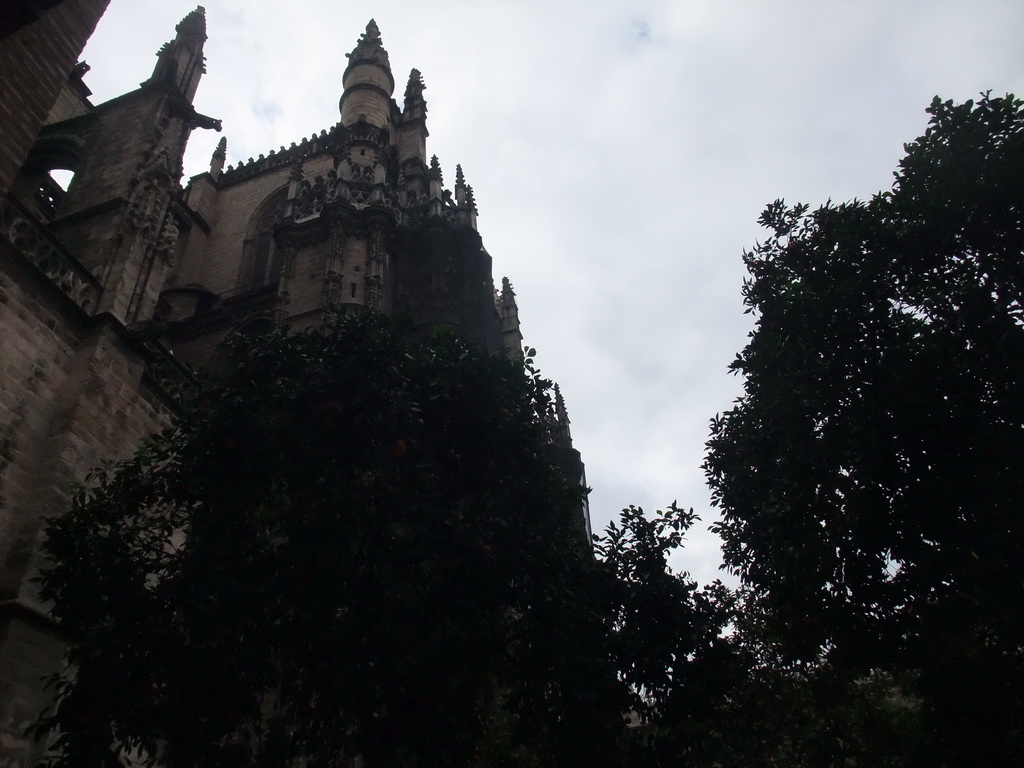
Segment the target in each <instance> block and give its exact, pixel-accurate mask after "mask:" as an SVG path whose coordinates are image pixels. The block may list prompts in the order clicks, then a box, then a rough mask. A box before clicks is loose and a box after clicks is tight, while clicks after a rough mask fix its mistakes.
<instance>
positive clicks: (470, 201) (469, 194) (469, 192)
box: [466, 184, 479, 213]
mask: <svg viewBox="0 0 1024 768" xmlns="http://www.w3.org/2000/svg"><path fill="white" fill-rule="evenodd" d="M466 205H467V206H469V208H470V210H472V211H473V213H479V211H478V210H477V209H476V198H475V197H473V187H471V186H470V185H469V184H467V185H466Z"/></svg>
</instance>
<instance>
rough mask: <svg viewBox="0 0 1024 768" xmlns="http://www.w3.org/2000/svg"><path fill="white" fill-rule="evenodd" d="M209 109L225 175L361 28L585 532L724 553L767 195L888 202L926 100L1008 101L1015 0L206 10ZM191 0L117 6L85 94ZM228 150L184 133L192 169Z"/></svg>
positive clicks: (125, 66)
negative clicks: (476, 251)
mask: <svg viewBox="0 0 1024 768" xmlns="http://www.w3.org/2000/svg"><path fill="white" fill-rule="evenodd" d="M205 6H206V10H207V26H208V32H209V37H210V39H209V41H208V42H207V44H206V56H207V67H208V74H207V75H206V76H205V78H204V80H203V83H202V85H201V86H200V88H199V93H198V95H197V97H196V107H197V109H198V110H199V111H200V112H203V113H205V114H208V115H211V116H214V117H218V118H221V119H222V120H223V121H224V135H226V136H227V138H228V162H229V163H237V162H238V161H239V160H245V159H246V158H248V157H256V156H258V155H259V154H260V153H267V152H268V151H269V150H270V149H272V148H278V147H280V146H281V145H288V144H291V143H292V142H293V141H298V140H299V139H301V138H302V137H303V136H309V135H310V134H311V133H313V132H319V131H320V130H321V129H324V128H328V127H330V126H331V125H333V124H334V123H336V122H337V120H338V98H339V97H340V95H341V76H342V72H343V71H344V68H345V63H346V59H345V53H346V52H348V51H350V50H351V49H352V47H353V45H354V44H355V41H356V39H357V37H358V35H359V33H360V32H361V31H362V30H363V28H364V26H365V24H366V22H367V21H368V20H369V19H370V18H371V17H373V18H375V19H376V21H377V23H378V25H379V26H380V29H381V35H382V38H383V41H384V45H385V47H386V48H387V50H388V52H389V53H390V56H391V64H392V68H393V70H394V72H395V79H396V81H397V82H398V88H397V93H396V96H397V97H398V98H399V100H400V99H401V94H402V91H403V89H404V85H405V81H406V79H407V77H408V73H409V70H410V69H411V68H413V67H416V68H418V69H419V70H421V71H422V73H423V76H424V80H425V82H426V85H427V91H426V94H425V96H426V98H427V103H428V109H429V115H428V127H429V130H430V138H429V139H428V152H430V153H436V154H437V155H438V157H439V158H440V160H441V166H442V168H443V170H444V173H445V181H446V182H447V184H448V185H449V186H450V185H451V184H452V183H453V182H454V174H455V164H456V163H461V164H462V167H463V169H464V170H465V173H466V179H467V182H468V183H470V184H472V185H473V188H474V191H475V193H476V199H477V203H478V206H479V209H480V217H479V228H480V232H481V234H482V235H483V238H484V243H485V245H486V246H487V249H488V251H490V253H491V255H492V256H493V258H494V268H495V275H496V276H497V277H499V278H500V277H501V276H502V275H507V276H508V277H509V278H510V279H511V280H512V283H513V285H514V286H515V290H516V293H517V294H518V298H519V306H520V317H521V319H522V322H523V333H524V335H525V340H526V343H527V344H529V345H531V346H533V347H536V348H537V350H538V357H537V360H538V363H539V364H540V366H541V368H542V370H543V371H544V372H545V374H546V375H548V376H549V377H551V378H554V379H555V380H557V381H559V382H560V383H561V386H562V391H563V394H564V395H565V397H566V400H567V404H568V407H569V415H570V418H571V419H572V429H573V437H574V440H575V443H576V446H577V447H578V448H579V449H580V451H582V453H583V457H584V460H585V461H586V463H587V473H588V480H589V483H590V485H591V486H593V489H594V490H593V493H592V495H591V509H592V515H593V518H594V527H595V530H596V529H600V528H603V527H604V525H605V523H606V522H607V521H608V520H609V519H611V518H613V517H614V516H616V515H617V512H618V510H619V509H620V508H621V507H623V506H625V505H628V504H637V505H640V506H643V507H644V508H645V509H648V510H653V509H656V508H659V507H663V506H664V505H666V504H668V503H669V502H671V501H672V500H673V499H678V500H679V503H680V504H681V505H686V506H693V507H694V508H695V509H696V510H697V512H698V514H700V515H701V517H702V519H703V522H702V523H701V524H700V526H699V527H700V530H695V531H693V532H692V533H691V534H690V536H689V543H688V546H687V549H686V551H685V552H684V553H683V554H682V556H681V557H680V558H679V559H678V562H677V565H678V567H679V568H680V569H686V570H689V571H690V572H691V573H692V574H693V575H694V576H695V577H696V578H698V579H700V580H702V581H709V580H711V579H714V578H718V577H719V576H722V574H721V573H720V572H719V571H718V566H719V563H720V553H719V550H718V543H717V541H716V540H715V539H714V537H713V536H711V534H709V533H707V532H706V531H705V530H704V527H705V526H706V524H707V523H709V522H710V521H712V520H713V519H714V517H715V511H714V510H713V509H712V508H711V507H710V503H709V493H708V490H707V488H706V486H705V484H704V477H703V473H702V471H701V469H700V465H701V461H702V456H703V452H704V443H705V441H706V439H707V434H708V422H709V420H710V419H711V417H712V416H713V415H714V414H716V413H718V412H720V411H722V410H725V409H727V408H729V407H730V404H731V402H732V401H733V399H734V398H735V397H736V396H737V395H738V394H739V393H740V390H741V385H742V382H741V381H739V380H738V379H736V378H735V377H733V376H730V375H729V373H728V371H727V366H728V364H729V362H730V361H731V360H732V359H733V357H734V356H735V354H736V352H737V351H739V350H740V349H741V348H742V346H743V345H744V343H745V338H746V335H747V333H748V332H749V330H750V328H751V327H752V320H751V318H750V316H749V315H744V314H743V307H742V303H741V298H740V287H741V284H742V280H743V275H744V271H743V265H742V261H741V254H742V252H743V250H744V249H745V248H748V247H750V246H751V245H753V244H754V243H755V241H756V240H757V239H758V238H759V237H760V236H761V232H760V230H759V229H758V227H757V224H756V221H757V217H758V215H759V214H760V212H761V210H762V209H763V207H764V205H765V203H767V202H770V201H772V200H774V199H776V198H779V197H782V198H785V199H786V200H787V201H790V202H807V203H810V204H812V205H817V204H819V203H821V202H824V201H825V200H827V199H828V198H831V199H833V200H848V199H851V198H854V197H860V198H863V197H867V196H870V195H871V194H873V193H874V192H877V191H878V190H881V189H884V188H887V187H888V186H889V185H890V184H891V181H892V171H893V170H894V169H895V168H896V165H897V163H898V161H899V159H900V157H901V155H902V147H903V143H904V142H907V141H911V140H912V139H914V138H915V137H916V136H918V135H920V134H921V133H922V132H923V131H924V129H925V127H926V118H927V116H926V115H925V113H924V109H925V107H926V106H927V105H928V103H929V101H930V100H931V98H932V96H934V95H936V94H939V95H941V96H942V97H943V98H951V99H954V100H958V101H962V100H966V99H969V98H972V97H974V96H975V95H977V93H978V92H979V91H983V90H988V89H991V90H992V91H993V92H994V93H997V94H1003V93H1006V92H1014V93H1018V94H1024V46H1022V45H1021V43H1020V40H1021V36H1022V33H1024V3H1019V2H1012V1H1011V0H962V1H961V2H952V1H949V2H944V1H943V0H916V1H912V0H902V1H901V0H877V1H875V0H844V1H842V2H840V1H839V0H835V1H834V2H830V1H829V0H671V1H670V0H660V1H659V0H633V1H632V2H626V0H588V1H586V2H584V1H583V0H546V1H545V2H539V1H535V0H518V1H515V0H504V1H503V2H498V1H497V0H475V1H470V0H466V1H464V2H451V1H447V2H443V3H441V2H423V0H416V1H415V2H407V1H406V0H386V2H385V1H384V0H379V1H378V2H370V1H365V2H359V1H357V0H352V1H351V2H339V0H292V1H291V2H288V3H283V2H280V1H279V0H205ZM194 7H195V3H194V2H187V1H185V0H112V2H111V4H110V9H109V11H108V12H107V15H106V16H105V17H104V19H103V20H101V22H100V25H99V28H98V29H97V32H96V34H95V35H94V37H93V39H92V40H91V42H90V44H89V46H88V47H87V49H86V52H85V54H84V58H85V59H86V61H87V62H88V63H89V64H90V65H91V66H92V71H91V72H90V73H89V74H88V75H87V78H86V83H87V84H88V85H89V86H90V87H91V88H92V90H93V103H96V104H99V103H101V102H102V101H105V100H106V99H109V98H112V97H114V96H116V95H118V94H120V93H123V92H125V91H128V90H131V89H132V88H134V87H136V86H137V84H138V83H139V82H140V81H142V80H144V79H145V78H146V77H148V76H149V73H150V71H151V70H152V67H153V64H154V62H155V58H154V54H155V52H156V50H157V49H158V48H159V47H160V45H161V44H162V43H163V42H164V41H166V40H168V39H170V38H171V37H173V34H174V25H175V23H176V22H177V21H178V20H179V19H180V18H181V17H182V16H184V15H185V14H186V13H187V12H188V11H190V10H192V8H194ZM218 138H219V135H218V134H215V133H212V132H202V131H200V132H196V133H195V134H194V135H193V138H192V141H191V144H190V147H189V154H188V156H187V158H186V169H185V172H186V175H192V174H196V173H199V172H201V171H203V170H205V169H206V167H207V164H208V162H209V156H210V154H211V152H212V150H213V147H214V145H215V144H216V142H217V139H218Z"/></svg>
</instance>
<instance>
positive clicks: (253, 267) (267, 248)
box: [239, 189, 288, 289]
mask: <svg viewBox="0 0 1024 768" xmlns="http://www.w3.org/2000/svg"><path fill="white" fill-rule="evenodd" d="M287 194H288V190H287V189H282V190H279V191H278V192H275V193H274V194H273V195H271V196H270V197H269V198H268V199H267V201H266V202H264V203H263V205H261V206H260V208H259V210H258V211H257V212H256V215H255V216H253V219H252V224H251V225H250V229H249V237H248V238H247V239H246V243H245V245H246V252H247V253H246V255H247V258H245V259H243V269H242V274H241V275H240V278H241V279H240V280H239V285H240V286H243V287H248V288H250V289H254V288H259V287H260V286H263V285H268V284H269V283H271V282H273V281H275V280H277V278H278V277H279V276H280V274H281V267H282V264H283V257H284V254H283V252H282V251H281V249H280V248H279V247H278V246H277V243H275V242H274V228H275V227H276V226H277V222H278V221H279V220H280V217H281V211H282V210H284V204H285V199H286V198H287Z"/></svg>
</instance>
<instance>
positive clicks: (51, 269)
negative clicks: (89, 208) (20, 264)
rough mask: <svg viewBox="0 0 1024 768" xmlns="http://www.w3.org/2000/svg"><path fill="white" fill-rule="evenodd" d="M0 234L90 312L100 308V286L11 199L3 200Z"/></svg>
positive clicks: (62, 290)
mask: <svg viewBox="0 0 1024 768" xmlns="http://www.w3.org/2000/svg"><path fill="white" fill-rule="evenodd" d="M0 234H2V235H4V236H5V237H6V238H7V239H8V240H9V241H10V243H11V245H13V246H14V247H15V248H17V249H18V251H20V252H21V254H22V255H23V256H25V258H27V259H28V260H29V261H30V262H31V263H32V264H34V265H35V267H36V268H37V269H39V271H40V272H42V273H43V274H44V275H46V277H48V278H49V279H50V281H51V282H52V283H53V284H54V285H56V286H57V287H58V288H59V289H60V290H61V292H62V293H64V295H65V296H67V297H68V298H69V299H71V300H72V301H73V302H75V304H77V305H78V306H79V307H81V308H82V309H83V310H85V311H86V312H89V313H92V312H94V311H95V310H96V307H97V306H98V305H99V300H100V293H102V289H101V287H100V283H99V281H98V280H96V278H94V277H93V276H92V274H91V273H90V272H89V271H88V270H87V269H86V268H85V267H83V266H82V265H81V264H79V263H78V261H77V260H76V259H75V258H74V257H72V256H71V255H70V254H69V253H67V251H65V250H64V248H63V246H61V245H60V243H59V242H58V241H57V240H56V239H55V238H53V237H52V236H51V235H49V234H48V233H47V232H45V231H44V230H43V229H41V228H40V227H39V226H38V225H37V224H36V222H35V221H33V220H32V218H31V217H30V216H29V215H28V214H27V213H26V212H25V211H24V210H22V209H21V207H20V206H19V205H17V204H16V203H14V202H13V201H12V200H11V199H10V198H7V199H3V200H0Z"/></svg>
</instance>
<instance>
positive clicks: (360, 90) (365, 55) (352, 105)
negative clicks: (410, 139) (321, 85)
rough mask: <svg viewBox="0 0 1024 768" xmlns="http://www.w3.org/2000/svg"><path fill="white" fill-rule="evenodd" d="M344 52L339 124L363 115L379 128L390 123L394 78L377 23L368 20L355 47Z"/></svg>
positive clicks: (348, 124)
mask: <svg viewBox="0 0 1024 768" xmlns="http://www.w3.org/2000/svg"><path fill="white" fill-rule="evenodd" d="M347 55H348V66H347V67H346V68H345V74H344V75H343V76H342V85H343V86H344V89H345V91H344V93H342V95H341V101H340V102H339V104H338V107H339V108H340V109H341V123H342V125H344V126H345V127H346V128H348V127H350V126H352V125H354V124H355V123H357V122H358V121H359V119H360V118H361V117H363V118H365V119H366V122H368V123H369V124H370V125H373V126H375V127H377V128H383V127H384V126H386V125H387V124H388V123H389V122H390V117H391V95H392V94H393V93H394V92H395V78H394V77H393V76H392V74H391V64H390V62H389V61H388V52H387V51H385V50H384V47H383V46H382V45H381V41H380V30H379V29H378V28H377V22H375V21H374V20H373V19H370V23H369V24H367V25H366V31H365V32H364V33H363V34H362V35H360V36H359V41H358V42H357V43H356V47H355V48H354V49H352V53H350V54H347Z"/></svg>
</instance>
